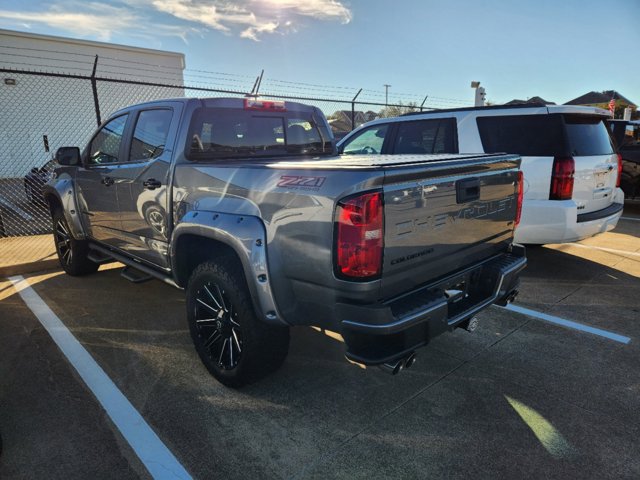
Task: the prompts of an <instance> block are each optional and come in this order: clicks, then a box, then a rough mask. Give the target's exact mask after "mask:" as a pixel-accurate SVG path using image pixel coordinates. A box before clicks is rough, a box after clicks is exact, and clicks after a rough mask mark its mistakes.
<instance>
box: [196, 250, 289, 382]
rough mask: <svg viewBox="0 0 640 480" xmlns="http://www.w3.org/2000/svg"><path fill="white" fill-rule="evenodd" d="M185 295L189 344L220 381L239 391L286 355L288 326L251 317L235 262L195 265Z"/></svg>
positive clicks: (274, 367)
mask: <svg viewBox="0 0 640 480" xmlns="http://www.w3.org/2000/svg"><path fill="white" fill-rule="evenodd" d="M186 297H187V320H188V322H189V331H190V332H191V338H192V340H193V344H194V346H195V347H196V351H197V352H198V355H199V356H200V360H202V363H203V364H204V366H205V367H207V370H209V373H211V375H213V376H214V377H215V378H216V379H217V380H218V381H219V382H220V383H222V384H224V385H226V386H228V387H234V388H238V387H242V386H243V385H246V384H248V383H252V382H255V381H256V380H259V379H261V378H263V377H265V376H267V375H268V374H270V373H272V372H274V371H275V370H277V369H278V368H279V367H280V365H282V363H283V362H284V360H285V358H286V357H287V353H288V352H289V328H288V327H284V326H283V327H279V326H273V325H270V324H267V323H266V322H265V321H264V320H262V319H260V318H258V317H257V316H256V313H255V311H254V308H253V302H252V300H251V294H250V293H249V289H248V287H247V282H246V279H245V276H244V274H243V271H242V265H241V264H240V262H239V261H238V260H237V259H235V258H233V257H221V258H219V259H217V260H216V261H215V262H213V261H209V262H204V263H202V264H200V265H199V266H198V267H197V268H196V269H195V270H194V271H193V273H192V274H191V277H190V278H189V283H188V285H187V288H186Z"/></svg>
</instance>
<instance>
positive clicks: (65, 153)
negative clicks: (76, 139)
mask: <svg viewBox="0 0 640 480" xmlns="http://www.w3.org/2000/svg"><path fill="white" fill-rule="evenodd" d="M56 162H58V164H59V165H66V166H69V167H73V166H76V165H80V149H79V148H78V147H60V148H59V149H58V151H57V152H56Z"/></svg>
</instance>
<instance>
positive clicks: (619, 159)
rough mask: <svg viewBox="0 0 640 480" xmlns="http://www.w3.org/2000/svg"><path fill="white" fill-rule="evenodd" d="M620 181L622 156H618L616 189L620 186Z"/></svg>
mask: <svg viewBox="0 0 640 480" xmlns="http://www.w3.org/2000/svg"><path fill="white" fill-rule="evenodd" d="M620 180H622V155H620V154H618V178H617V179H616V187H619V186H620Z"/></svg>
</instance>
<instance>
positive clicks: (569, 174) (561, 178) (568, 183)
mask: <svg viewBox="0 0 640 480" xmlns="http://www.w3.org/2000/svg"><path fill="white" fill-rule="evenodd" d="M575 172H576V162H575V160H574V159H573V158H572V157H556V158H554V159H553V172H552V174H551V191H550V193H549V200H571V197H572V196H573V175H574V174H575Z"/></svg>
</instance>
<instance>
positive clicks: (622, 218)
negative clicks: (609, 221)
mask: <svg viewBox="0 0 640 480" xmlns="http://www.w3.org/2000/svg"><path fill="white" fill-rule="evenodd" d="M620 219H621V220H631V221H632V222H640V218H633V217H620Z"/></svg>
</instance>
